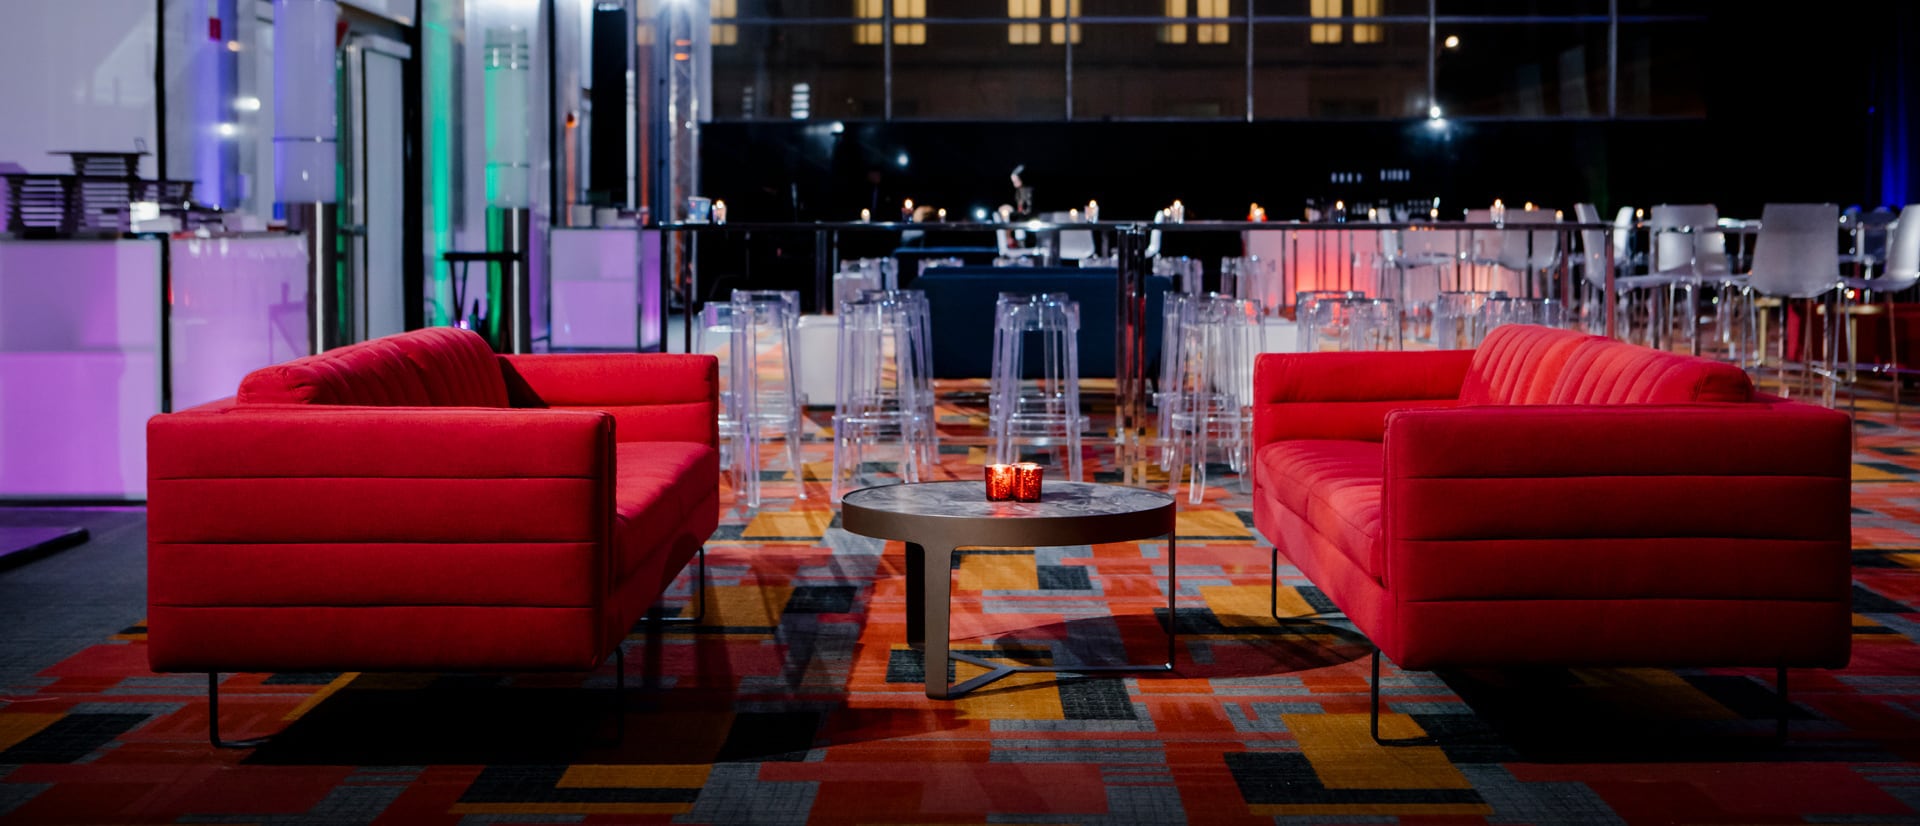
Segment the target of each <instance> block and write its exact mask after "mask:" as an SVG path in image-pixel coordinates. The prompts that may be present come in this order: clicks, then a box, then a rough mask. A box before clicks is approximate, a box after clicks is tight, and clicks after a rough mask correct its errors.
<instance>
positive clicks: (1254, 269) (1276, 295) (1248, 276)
mask: <svg viewBox="0 0 1920 826" xmlns="http://www.w3.org/2000/svg"><path fill="white" fill-rule="evenodd" d="M1285 290H1286V285H1285V284H1284V283H1283V282H1282V280H1281V278H1280V267H1279V266H1278V265H1277V262H1276V261H1274V260H1273V259H1271V258H1261V257H1260V256H1257V255H1248V256H1244V257H1239V258H1222V259H1220V292H1221V293H1222V294H1225V295H1231V296H1237V297H1240V298H1246V299H1251V300H1253V301H1258V302H1260V307H1261V309H1262V310H1263V311H1265V312H1267V313H1270V314H1271V313H1278V312H1279V311H1280V308H1281V307H1282V306H1283V305H1285V304H1286V296H1285V295H1283V294H1282V293H1283V292H1284V291H1285Z"/></svg>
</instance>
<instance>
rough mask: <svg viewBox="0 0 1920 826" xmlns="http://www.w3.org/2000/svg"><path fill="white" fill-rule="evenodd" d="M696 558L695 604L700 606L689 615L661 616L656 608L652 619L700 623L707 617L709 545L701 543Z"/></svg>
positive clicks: (677, 622)
mask: <svg viewBox="0 0 1920 826" xmlns="http://www.w3.org/2000/svg"><path fill="white" fill-rule="evenodd" d="M694 559H695V560H696V567H695V568H694V580H695V581H694V584H693V593H694V601H695V604H696V605H698V606H700V607H699V608H698V609H696V610H695V611H694V612H693V615H692V616H687V617H667V616H661V615H660V614H659V612H658V609H656V610H655V613H654V614H653V617H652V620H653V621H654V622H658V623H664V624H667V625H698V624H700V623H701V622H703V621H705V620H706V618H707V546H705V545H701V546H700V550H698V551H695V552H694Z"/></svg>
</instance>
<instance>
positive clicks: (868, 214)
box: [860, 209, 873, 224]
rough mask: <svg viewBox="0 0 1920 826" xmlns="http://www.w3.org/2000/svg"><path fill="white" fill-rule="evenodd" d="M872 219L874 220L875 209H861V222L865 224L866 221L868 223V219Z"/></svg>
mask: <svg viewBox="0 0 1920 826" xmlns="http://www.w3.org/2000/svg"><path fill="white" fill-rule="evenodd" d="M871 220H873V211H872V210H868V209H863V210H860V223H863V224H864V223H866V222H868V221H871Z"/></svg>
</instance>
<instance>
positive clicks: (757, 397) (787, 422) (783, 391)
mask: <svg viewBox="0 0 1920 826" xmlns="http://www.w3.org/2000/svg"><path fill="white" fill-rule="evenodd" d="M732 305H733V318H734V321H735V323H736V326H738V327H740V328H741V330H742V334H743V335H744V336H745V349H742V350H736V351H735V353H734V355H733V358H734V360H735V362H737V363H740V364H743V365H744V366H745V368H746V371H747V372H746V373H745V377H746V378H747V379H748V381H746V382H745V383H744V385H743V387H744V389H745V390H747V392H748V393H749V394H750V395H749V397H750V398H751V399H752V404H751V405H750V406H748V407H747V408H746V409H748V410H751V411H752V414H751V417H750V421H751V427H750V428H749V430H748V434H749V438H750V439H751V440H752V441H753V442H754V444H755V445H756V446H757V445H758V444H759V443H760V442H762V441H766V440H768V439H780V440H782V441H784V442H785V443H786V454H787V468H788V469H789V470H790V471H792V473H793V485H794V491H795V493H794V495H795V497H796V498H799V499H805V498H807V483H806V465H805V464H804V463H803V462H802V461H801V458H800V448H801V444H800V443H801V441H802V439H803V438H804V437H805V435H806V431H805V429H804V424H805V421H806V418H805V415H804V414H803V412H802V409H803V408H804V407H805V405H806V403H807V400H806V398H805V397H804V396H802V395H801V393H800V385H799V382H798V376H799V371H798V369H797V367H796V364H795V359H796V354H797V352H798V349H799V347H798V345H799V341H800V332H799V330H800V294H799V293H798V292H794V291H792V290H734V291H733V302H732ZM755 450H756V453H757V451H758V448H757V447H756V448H755ZM756 468H757V465H756ZM756 504H757V503H756Z"/></svg>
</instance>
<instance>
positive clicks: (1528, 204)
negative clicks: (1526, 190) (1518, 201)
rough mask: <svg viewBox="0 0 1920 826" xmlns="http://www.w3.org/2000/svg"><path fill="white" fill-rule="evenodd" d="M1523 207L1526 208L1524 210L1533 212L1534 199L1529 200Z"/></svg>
mask: <svg viewBox="0 0 1920 826" xmlns="http://www.w3.org/2000/svg"><path fill="white" fill-rule="evenodd" d="M1521 209H1524V210H1526V211H1527V212H1532V211H1533V210H1534V206H1533V202H1532V201H1528V202H1527V205H1526V206H1524V207H1521Z"/></svg>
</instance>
